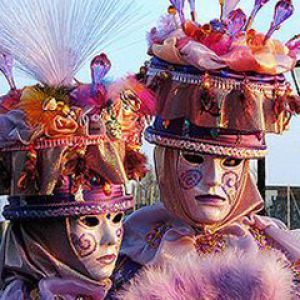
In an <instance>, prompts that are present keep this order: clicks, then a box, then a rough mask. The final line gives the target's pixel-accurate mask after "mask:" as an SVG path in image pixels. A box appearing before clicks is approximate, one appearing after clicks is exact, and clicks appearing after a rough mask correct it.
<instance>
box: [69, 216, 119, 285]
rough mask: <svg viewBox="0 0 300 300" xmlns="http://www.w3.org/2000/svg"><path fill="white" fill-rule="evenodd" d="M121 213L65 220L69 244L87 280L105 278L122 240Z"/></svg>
mask: <svg viewBox="0 0 300 300" xmlns="http://www.w3.org/2000/svg"><path fill="white" fill-rule="evenodd" d="M123 217H124V214H123V213H122V212H118V213H108V214H105V215H90V216H82V217H78V218H69V219H68V221H69V232H68V235H69V240H70V244H71V247H72V248H73V250H74V252H75V254H76V255H77V257H78V259H79V260H80V261H81V263H82V264H83V265H84V267H85V269H86V270H87V271H88V272H89V274H90V276H91V279H93V280H97V281H100V280H103V279H106V278H108V277H109V276H110V275H111V274H112V272H113V270H114V268H115V263H116V259H117V256H118V254H119V250H120V245H121V242H122V237H123V224H122V221H123Z"/></svg>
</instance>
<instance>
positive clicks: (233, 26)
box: [227, 8, 247, 37]
mask: <svg viewBox="0 0 300 300" xmlns="http://www.w3.org/2000/svg"><path fill="white" fill-rule="evenodd" d="M246 21H247V16H246V14H245V13H244V12H243V11H242V10H241V9H240V8H239V9H236V10H233V11H231V12H230V14H229V15H228V25H227V32H228V34H229V35H230V36H232V37H235V36H236V35H237V34H238V33H240V32H241V31H242V30H243V28H244V27H245V24H246Z"/></svg>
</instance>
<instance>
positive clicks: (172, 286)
mask: <svg viewBox="0 0 300 300" xmlns="http://www.w3.org/2000/svg"><path fill="white" fill-rule="evenodd" d="M189 254H191V253H189ZM189 254H187V255H186V256H180V258H179V257H174V258H172V255H170V258H171V261H165V263H164V265H161V266H159V267H147V268H144V271H142V272H141V273H140V274H139V275H138V276H136V278H134V280H133V281H132V282H131V285H130V286H128V287H127V289H126V291H123V292H121V293H120V294H119V295H117V299H119V300H139V299H143V300H152V299H155V300H177V299H223V300H225V299H230V300H241V299H260V300H270V299H272V300H282V299H292V296H291V294H292V292H293V273H292V271H291V270H290V269H289V268H288V267H287V266H286V258H285V257H284V255H283V254H281V253H280V252H277V251H264V252H258V253H252V252H251V253H243V252H238V251H228V252H225V253H220V254H216V255H210V256H208V255H203V256H196V255H194V256H193V255H189Z"/></svg>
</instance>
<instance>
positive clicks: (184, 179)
mask: <svg viewBox="0 0 300 300" xmlns="http://www.w3.org/2000/svg"><path fill="white" fill-rule="evenodd" d="M243 170H244V160H240V159H234V158H222V157H216V156H212V155H199V154H191V153H187V152H181V153H180V155H179V160H178V164H177V170H176V174H177V176H178V180H179V186H180V189H181V191H182V195H183V199H182V205H183V207H184V209H185V211H186V213H187V214H188V215H189V216H190V217H191V218H192V219H193V220H194V221H195V222H196V223H199V224H201V223H202V224H208V225H211V224H215V223H218V222H221V221H222V220H224V219H225V217H226V216H227V215H228V214H229V212H230V211H231V209H232V208H233V206H234V204H235V201H236V198H237V194H238V192H239V189H240V185H241V178H242V175H243Z"/></svg>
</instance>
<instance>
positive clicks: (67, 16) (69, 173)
mask: <svg viewBox="0 0 300 300" xmlns="http://www.w3.org/2000/svg"><path fill="white" fill-rule="evenodd" d="M0 10H1V11H2V12H3V13H1V18H0V19H1V21H0V27H1V30H0V45H1V49H0V50H1V55H0V70H1V71H2V73H3V74H4V75H5V77H6V78H7V81H8V83H9V84H10V88H11V89H10V92H9V93H8V94H7V95H5V96H3V97H2V98H1V102H0V124H1V126H0V127H1V128H0V151H1V155H0V163H1V175H0V176H1V180H0V181H1V193H2V194H6V195H9V205H7V206H6V208H5V210H4V215H5V217H6V218H7V219H11V220H19V219H32V218H53V217H64V216H76V215H90V214H102V213H107V212H111V211H119V210H123V211H124V210H127V209H129V208H132V206H133V199H132V197H131V196H129V195H127V194H126V192H125V189H124V185H125V184H126V182H127V181H128V180H132V179H133V180H138V179H140V178H141V177H143V176H144V175H145V172H146V166H145V164H146V159H145V157H144V156H143V154H141V153H140V146H141V134H142V131H143V128H144V123H145V118H146V116H147V115H150V114H152V113H153V110H154V108H153V107H154V97H153V95H152V93H151V92H149V91H148V90H146V89H145V88H144V87H143V85H142V84H141V83H140V82H139V79H138V78H137V77H135V76H128V77H127V78H125V79H122V80H119V81H116V82H111V81H109V80H108V79H107V76H106V75H107V74H108V72H109V70H110V68H111V62H110V60H109V58H108V56H107V55H106V54H104V53H102V54H100V55H96V56H95V57H94V58H93V59H92V61H91V64H90V71H91V83H89V84H83V83H80V82H79V81H78V80H76V79H75V75H76V73H77V71H78V70H79V69H80V68H81V67H82V65H83V64H84V63H85V62H86V61H87V60H88V59H89V58H91V57H93V56H94V55H95V53H97V52H98V49H99V48H101V49H103V48H104V49H105V48H106V47H108V46H109V45H110V44H112V43H113V42H115V41H117V40H118V41H119V42H121V41H120V39H121V38H122V37H124V35H127V34H128V33H130V32H132V31H133V30H134V28H135V27H136V26H139V22H137V23H136V22H128V20H130V19H131V17H132V16H133V15H135V16H138V15H139V10H138V7H137V5H136V1H134V0H133V1H116V0H113V1H103V0H96V1H94V0H88V1H84V2H82V1H79V0H67V1H59V0H55V1H51V2H49V1H46V0H38V1H34V2H32V1H31V0H25V1H21V2H19V1H14V0H13V1H10V2H9V3H4V1H0ZM132 20H133V19H132ZM135 20H136V19H135ZM139 20H141V19H139ZM124 23H126V27H124V26H123V24H124ZM20 24H22V25H20ZM13 62H15V66H16V67H17V68H19V69H21V70H22V71H25V72H26V73H27V74H28V75H30V76H31V77H32V78H33V79H34V80H36V81H38V83H37V84H36V85H33V86H29V87H24V88H22V89H17V88H16V85H15V82H14V79H13V76H12V67H13Z"/></svg>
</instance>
